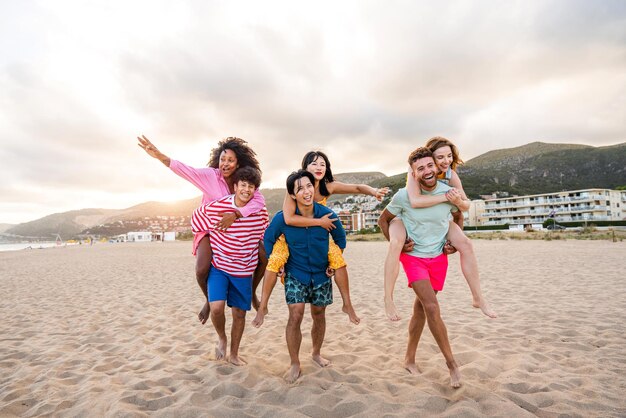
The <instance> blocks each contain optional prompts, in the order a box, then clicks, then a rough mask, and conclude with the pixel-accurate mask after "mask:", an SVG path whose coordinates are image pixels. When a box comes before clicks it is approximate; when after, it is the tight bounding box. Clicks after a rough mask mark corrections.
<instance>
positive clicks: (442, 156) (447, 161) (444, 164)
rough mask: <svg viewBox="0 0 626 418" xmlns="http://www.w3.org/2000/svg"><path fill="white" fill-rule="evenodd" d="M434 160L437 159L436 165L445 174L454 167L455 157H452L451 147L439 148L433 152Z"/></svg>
mask: <svg viewBox="0 0 626 418" xmlns="http://www.w3.org/2000/svg"><path fill="white" fill-rule="evenodd" d="M433 158H434V159H435V164H436V165H437V168H438V169H439V171H440V172H442V173H445V172H446V171H447V170H448V167H450V166H451V165H452V162H453V161H454V155H452V149H451V148H450V147H449V146H447V145H446V146H445V147H441V148H437V149H436V150H434V151H433Z"/></svg>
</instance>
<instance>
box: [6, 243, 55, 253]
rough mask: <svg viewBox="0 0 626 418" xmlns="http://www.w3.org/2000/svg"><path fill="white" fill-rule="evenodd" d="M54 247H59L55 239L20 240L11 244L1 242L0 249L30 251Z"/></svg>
mask: <svg viewBox="0 0 626 418" xmlns="http://www.w3.org/2000/svg"><path fill="white" fill-rule="evenodd" d="M62 245H63V244H62ZM62 245H61V246H62ZM52 247H57V244H56V242H54V241H52V242H20V243H10V244H1V243H0V251H19V250H27V251H30V250H38V249H43V248H52Z"/></svg>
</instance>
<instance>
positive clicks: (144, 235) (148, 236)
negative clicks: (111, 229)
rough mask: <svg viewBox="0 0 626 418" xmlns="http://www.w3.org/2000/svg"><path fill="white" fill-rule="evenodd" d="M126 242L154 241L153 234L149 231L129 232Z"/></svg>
mask: <svg viewBox="0 0 626 418" xmlns="http://www.w3.org/2000/svg"><path fill="white" fill-rule="evenodd" d="M126 241H128V242H150V241H152V232H148V231H139V232H129V233H127V234H126Z"/></svg>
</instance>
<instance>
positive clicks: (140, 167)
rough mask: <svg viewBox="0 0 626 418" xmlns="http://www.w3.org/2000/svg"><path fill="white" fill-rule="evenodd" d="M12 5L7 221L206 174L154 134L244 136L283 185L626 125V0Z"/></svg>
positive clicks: (129, 198) (8, 22)
mask: <svg viewBox="0 0 626 418" xmlns="http://www.w3.org/2000/svg"><path fill="white" fill-rule="evenodd" d="M1 11H2V12H1V13H0V161H1V164H0V176H1V181H0V196H1V199H0V223H2V222H8V223H19V222H26V221H30V220H34V219H36V218H39V217H41V216H44V215H47V214H50V213H54V212H61V211H66V210H71V209H80V208H86V207H106V208H124V207H128V206H131V205H134V204H137V203H141V202H144V201H148V200H159V201H171V200H177V199H184V198H190V197H194V196H196V195H197V194H198V192H197V191H196V190H195V189H194V187H193V186H191V185H188V184H187V183H186V182H185V181H183V180H181V179H180V178H178V177H177V176H175V175H174V174H172V173H171V172H170V171H169V170H167V169H166V168H165V167H163V166H162V165H161V164H160V163H159V162H158V161H156V160H153V159H151V158H149V157H147V155H145V153H144V152H143V151H142V150H141V149H140V148H139V147H137V145H136V142H137V141H136V139H135V137H136V136H137V135H138V134H145V135H146V136H148V137H149V138H150V139H152V140H153V142H154V143H155V145H157V146H158V147H159V148H160V149H161V150H162V151H163V152H164V153H166V154H168V155H169V156H171V157H172V158H175V159H179V160H181V161H183V162H186V163H188V164H190V165H193V166H197V167H201V166H203V165H205V164H206V162H207V160H208V156H209V152H210V150H211V148H213V147H214V146H215V144H216V143H217V141H219V140H220V139H221V138H224V137H226V136H239V137H242V138H244V139H246V140H247V141H248V142H249V143H250V144H251V145H252V147H253V148H254V149H255V150H256V151H257V153H258V155H259V160H260V162H261V166H262V169H263V172H264V184H263V186H264V187H282V186H283V181H284V178H285V177H286V174H288V173H289V172H291V171H292V170H293V169H295V168H297V167H298V165H299V162H300V160H301V158H302V155H303V154H304V153H305V152H307V151H309V150H311V149H321V150H324V151H326V152H327V153H328V154H329V156H330V158H331V162H332V163H333V169H334V171H335V172H347V171H366V170H367V171H373V170H375V171H382V172H383V173H385V174H388V175H392V174H397V173H400V172H402V171H404V170H405V168H404V162H405V158H406V155H407V154H408V153H409V152H410V151H411V150H412V149H414V148H415V147H416V146H418V145H420V144H422V143H423V142H424V141H425V140H426V139H428V138H429V137H431V136H434V135H442V136H445V137H448V138H450V139H451V140H453V141H455V142H456V143H457V144H458V145H459V148H460V150H461V154H462V157H463V158H464V159H466V160H467V159H469V158H472V157H475V156H477V155H480V154H482V153H484V152H486V151H489V150H493V149H498V148H507V147H513V146H518V145H523V144H526V143H529V142H532V141H544V142H556V143H581V144H589V145H596V146H602V145H611V144H616V143H621V142H625V141H626V2H624V1H619V0H617V1H593V2H591V1H586V0H581V1H574V0H572V1H543V0H542V1H529V0H522V1H506V2H493V1H475V2H472V1H440V2H436V4H435V2H416V1H386V2H382V1H378V2H374V1H345V2H337V1H328V2H324V1H316V2H308V3H304V2H294V1H285V2H273V1H263V2H260V1H250V2H238V1H205V0H202V1H200V0H198V1H176V2H171V1H160V0H150V1H127V0H124V1H111V0H102V1H84V0H75V1H70V0H56V1H54V2H49V1H43V0H42V1H28V0H26V1H14V2H8V1H7V2H4V1H3V2H2V6H1Z"/></svg>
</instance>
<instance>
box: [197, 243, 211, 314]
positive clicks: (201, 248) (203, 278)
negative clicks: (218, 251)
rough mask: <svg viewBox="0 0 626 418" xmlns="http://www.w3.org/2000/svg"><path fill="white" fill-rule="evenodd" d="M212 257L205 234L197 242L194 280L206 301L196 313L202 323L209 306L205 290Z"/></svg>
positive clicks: (209, 309) (209, 308)
mask: <svg viewBox="0 0 626 418" xmlns="http://www.w3.org/2000/svg"><path fill="white" fill-rule="evenodd" d="M212 258H213V250H212V249H211V242H210V241H209V236H208V235H207V236H205V237H204V238H202V239H201V240H200V242H199V243H198V248H197V249H196V281H197V282H198V286H200V289H201V290H202V294H203V295H204V300H205V301H206V302H205V304H204V306H203V307H202V309H201V310H200V312H199V313H198V320H199V321H200V323H202V325H204V324H205V323H206V321H207V319H209V312H210V311H211V307H210V305H209V294H208V292H207V279H208V278H209V271H210V270H211V260H212Z"/></svg>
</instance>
